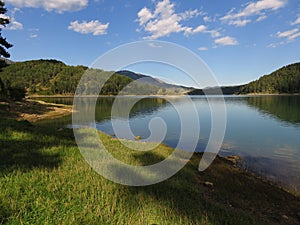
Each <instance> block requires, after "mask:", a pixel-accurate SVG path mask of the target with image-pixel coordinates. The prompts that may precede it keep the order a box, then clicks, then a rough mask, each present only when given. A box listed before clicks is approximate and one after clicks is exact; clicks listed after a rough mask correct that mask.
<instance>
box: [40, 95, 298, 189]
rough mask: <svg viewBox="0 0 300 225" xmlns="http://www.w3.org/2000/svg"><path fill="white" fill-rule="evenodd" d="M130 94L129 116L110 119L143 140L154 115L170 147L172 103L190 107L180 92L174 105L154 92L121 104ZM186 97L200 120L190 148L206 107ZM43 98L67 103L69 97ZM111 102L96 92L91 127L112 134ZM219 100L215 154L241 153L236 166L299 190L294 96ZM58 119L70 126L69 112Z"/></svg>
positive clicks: (203, 140) (203, 133)
mask: <svg viewBox="0 0 300 225" xmlns="http://www.w3.org/2000/svg"><path fill="white" fill-rule="evenodd" d="M132 98H135V100H137V103H136V104H135V105H134V106H133V107H132V108H131V111H130V117H129V120H127V119H126V118H124V117H123V116H122V114H120V115H119V116H118V117H115V118H114V122H115V123H117V124H118V123H119V124H122V123H124V122H126V121H128V122H129V125H130V128H131V130H132V132H133V134H134V135H135V136H141V139H142V140H143V139H146V138H148V137H149V136H150V135H151V132H150V130H149V128H148V124H149V122H150V120H151V119H153V118H157V117H159V118H161V119H162V120H164V122H165V125H166V127H167V132H166V136H165V138H164V139H163V143H165V144H167V145H169V146H171V147H176V146H177V143H178V140H179V137H180V131H181V125H180V116H182V115H178V113H177V111H176V109H175V108H181V109H185V110H184V113H186V116H188V114H189V110H190V109H189V108H188V105H187V100H186V97H176V98H173V99H172V101H173V102H174V105H172V104H170V103H169V102H168V101H167V99H163V98H159V97H155V98H154V97H147V98H143V99H139V98H137V97H123V98H122V102H123V104H124V105H126V104H127V103H128V104H129V103H130V102H131V101H132ZM136 98H137V99H136ZM208 98H210V100H211V101H212V102H213V104H216V105H218V104H221V101H220V98H219V97H216V96H211V97H208ZM191 99H192V101H193V103H194V105H195V107H196V109H197V112H198V115H199V123H198V122H195V123H196V124H195V125H198V126H200V137H199V141H198V145H197V148H196V151H199V152H201V151H203V150H204V149H205V147H206V144H207V141H208V138H209V134H210V129H211V111H210V108H209V105H208V102H207V99H206V97H204V96H192V97H191ZM43 100H45V101H48V102H55V103H64V104H72V98H46V99H43ZM87 101H89V100H87ZM113 102H114V98H113V97H100V98H98V101H97V105H96V114H95V118H96V127H97V129H99V130H101V131H103V132H105V133H107V134H109V135H114V134H115V132H114V130H113V128H112V120H111V109H112V105H113ZM225 103H226V110H227V127H226V132H225V137H224V141H223V145H222V149H221V151H220V155H239V156H241V157H242V165H241V166H242V167H244V168H245V169H246V170H248V171H250V172H253V173H255V174H256V175H259V176H261V177H263V178H265V179H268V180H270V181H273V182H276V183H277V184H279V185H281V186H283V187H285V188H289V189H290V190H292V191H296V192H300V96H299V95H294V96H285V95H284V96H226V97H225ZM87 104H88V102H87ZM120 110H121V111H122V108H120ZM59 121H61V123H62V124H64V125H66V126H70V121H71V120H70V117H69V119H66V118H64V119H61V120H57V122H59ZM65 123H68V124H65ZM193 135H194V134H193V133H192V132H191V133H190V134H188V135H187V136H188V137H190V138H195V137H194V136H193ZM118 136H119V137H121V138H126V139H132V136H129V135H128V133H127V132H126V131H124V132H123V133H122V132H121V131H120V132H119V133H118ZM187 142H188V140H187ZM184 150H189V149H184Z"/></svg>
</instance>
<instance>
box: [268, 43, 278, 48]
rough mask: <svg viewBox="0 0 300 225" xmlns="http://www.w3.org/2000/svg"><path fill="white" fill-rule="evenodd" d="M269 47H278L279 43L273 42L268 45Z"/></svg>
mask: <svg viewBox="0 0 300 225" xmlns="http://www.w3.org/2000/svg"><path fill="white" fill-rule="evenodd" d="M267 47H268V48H276V47H277V44H275V43H271V44H269V45H268V46H267Z"/></svg>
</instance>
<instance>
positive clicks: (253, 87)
mask: <svg viewBox="0 0 300 225" xmlns="http://www.w3.org/2000/svg"><path fill="white" fill-rule="evenodd" d="M220 88H221V90H222V91H223V94H224V95H233V94H296V93H300V63H294V64H291V65H288V66H284V67H282V68H280V69H278V70H276V71H275V72H273V73H271V74H269V75H264V76H262V77H261V78H259V79H258V80H256V81H252V82H250V83H248V84H244V85H237V86H223V87H220ZM204 90H205V94H210V95H215V94H218V93H219V92H218V89H217V88H216V87H208V88H205V89H195V90H192V91H190V92H189V93H188V94H189V95H204Z"/></svg>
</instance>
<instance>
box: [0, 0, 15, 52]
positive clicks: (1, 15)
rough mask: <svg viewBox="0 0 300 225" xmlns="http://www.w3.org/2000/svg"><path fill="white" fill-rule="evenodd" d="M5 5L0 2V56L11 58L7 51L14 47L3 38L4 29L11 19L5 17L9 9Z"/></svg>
mask: <svg viewBox="0 0 300 225" xmlns="http://www.w3.org/2000/svg"><path fill="white" fill-rule="evenodd" d="M4 6H5V3H4V2H3V1H1V0H0V56H3V57H5V58H9V57H10V54H9V53H8V52H7V51H6V49H9V48H11V47H12V46H13V45H12V44H10V43H8V42H7V40H6V38H4V37H2V28H3V27H6V25H7V24H9V18H8V17H7V16H5V13H6V12H7V9H6V8H5V7H4Z"/></svg>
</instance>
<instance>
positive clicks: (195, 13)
mask: <svg viewBox="0 0 300 225" xmlns="http://www.w3.org/2000/svg"><path fill="white" fill-rule="evenodd" d="M201 14H202V13H201V12H199V11H198V9H194V10H191V9H190V10H188V11H185V12H183V13H180V14H179V16H180V17H181V18H182V19H183V20H188V19H192V18H194V17H197V16H199V15H201Z"/></svg>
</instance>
